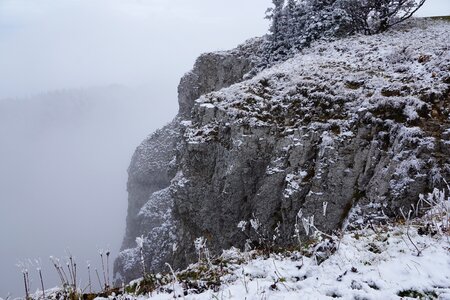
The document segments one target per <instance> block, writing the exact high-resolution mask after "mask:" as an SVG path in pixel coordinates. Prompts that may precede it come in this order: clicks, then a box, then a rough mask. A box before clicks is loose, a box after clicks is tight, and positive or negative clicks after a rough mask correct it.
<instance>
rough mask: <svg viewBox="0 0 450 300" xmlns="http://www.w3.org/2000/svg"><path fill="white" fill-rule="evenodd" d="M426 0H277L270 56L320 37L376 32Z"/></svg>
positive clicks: (281, 55) (269, 15)
mask: <svg viewBox="0 0 450 300" xmlns="http://www.w3.org/2000/svg"><path fill="white" fill-rule="evenodd" d="M425 1H426V0H273V4H274V7H273V8H270V9H268V11H267V18H269V19H271V20H272V25H271V29H270V31H271V35H270V37H269V48H270V49H269V52H270V53H271V58H270V60H272V61H277V60H282V59H285V58H286V57H288V56H290V54H292V53H294V52H295V51H296V50H298V49H301V48H303V47H306V46H309V45H310V44H311V42H312V41H314V40H317V39H319V38H336V37H342V36H347V35H352V34H355V33H362V34H376V33H381V32H384V31H386V30H388V29H389V28H391V27H392V26H394V25H396V24H398V23H400V22H402V21H405V20H406V19H408V18H410V17H411V16H412V15H413V14H414V13H415V12H416V11H417V10H418V9H419V8H420V7H422V5H423V4H424V3H425Z"/></svg>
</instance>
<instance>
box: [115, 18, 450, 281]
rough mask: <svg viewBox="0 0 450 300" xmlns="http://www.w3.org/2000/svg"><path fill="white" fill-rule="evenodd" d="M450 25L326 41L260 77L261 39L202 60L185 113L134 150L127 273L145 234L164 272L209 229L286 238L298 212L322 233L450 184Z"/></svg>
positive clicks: (183, 259)
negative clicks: (350, 214) (353, 218)
mask: <svg viewBox="0 0 450 300" xmlns="http://www.w3.org/2000/svg"><path fill="white" fill-rule="evenodd" d="M449 32H450V23H448V22H447V23H446V22H442V21H429V20H428V21H424V20H414V21H412V22H409V23H407V24H405V25H402V26H401V27H400V28H398V29H397V30H396V31H389V32H386V33H384V34H380V35H373V36H356V37H350V38H345V39H341V40H338V41H335V42H316V43H315V44H313V45H312V46H311V47H310V48H306V49H304V50H303V51H302V52H301V53H299V54H298V55H296V56H295V57H294V58H292V59H289V60H287V61H285V62H281V63H278V64H276V65H274V66H271V67H269V68H266V69H265V70H262V71H259V72H258V73H257V74H254V73H255V72H254V70H255V66H256V65H257V64H258V59H259V57H258V54H257V53H260V52H261V43H262V39H254V40H250V41H248V42H247V43H245V44H243V45H241V46H240V47H238V48H236V49H234V50H231V51H227V52H216V53H209V54H204V55H202V56H200V57H199V59H198V60H197V61H196V63H195V65H194V68H193V70H192V71H191V72H189V73H187V74H186V75H185V76H184V77H183V78H182V79H181V82H180V85H179V87H178V92H179V99H178V100H179V105H180V111H179V114H178V115H177V116H176V117H175V118H174V120H173V121H172V122H171V123H170V124H168V125H167V126H165V127H164V128H162V129H160V130H158V131H157V132H155V133H154V134H152V135H151V136H149V137H148V138H147V139H146V140H145V141H143V142H142V144H141V145H140V146H139V147H138V148H137V150H136V152H135V154H134V155H133V158H132V161H131V164H130V167H129V170H128V172H129V180H128V192H129V199H128V201H129V207H128V216H127V230H126V235H125V238H124V241H123V245H122V252H121V253H120V255H119V257H118V259H117V260H116V262H115V276H116V279H117V280H119V281H125V282H128V281H129V280H132V279H135V278H137V277H140V276H141V274H142V272H141V266H140V253H139V248H138V247H137V245H136V242H135V241H136V238H137V237H141V236H142V237H143V249H144V251H145V260H146V261H145V263H146V268H147V270H148V271H167V270H166V269H165V268H166V267H165V263H166V262H167V263H170V264H171V265H172V266H173V267H174V268H181V267H184V266H186V265H187V264H188V263H191V262H193V261H194V260H195V258H196V251H195V247H194V241H195V239H197V238H199V237H204V238H205V239H206V240H207V243H208V247H209V248H210V250H211V251H212V252H213V253H220V252H221V251H222V250H223V249H228V248H230V247H232V246H235V247H241V248H243V247H244V246H245V244H252V245H254V246H257V245H258V243H261V241H262V240H264V239H266V240H271V242H272V243H273V244H275V245H277V246H282V247H286V246H290V245H293V244H294V243H295V240H296V238H297V237H294V235H295V234H296V231H295V228H296V226H295V225H296V224H297V223H298V222H299V221H300V220H301V219H308V220H314V224H315V226H316V227H317V228H318V229H320V230H321V231H324V232H332V231H336V230H341V229H342V228H343V226H345V224H347V223H348V222H351V221H352V220H351V218H349V213H350V212H352V216H355V215H357V216H358V217H362V219H364V220H371V221H372V222H382V221H383V219H385V218H392V217H397V216H400V210H401V209H403V210H404V211H408V210H409V208H410V206H411V204H414V203H416V202H417V199H418V197H419V194H425V193H427V192H430V191H432V190H433V188H442V186H443V185H444V184H445V183H446V182H448V181H450V48H449V44H448V41H449V40H450V34H449ZM250 74H252V75H250ZM360 219H361V218H360ZM250 220H251V221H252V222H251V223H252V225H253V226H250V225H249V223H250ZM242 221H243V222H242ZM300 222H301V221H300ZM238 225H240V228H238ZM255 227H257V230H255ZM300 234H301V238H306V237H307V232H305V231H303V230H301V231H300ZM273 236H276V239H275V240H273V239H272V237H273Z"/></svg>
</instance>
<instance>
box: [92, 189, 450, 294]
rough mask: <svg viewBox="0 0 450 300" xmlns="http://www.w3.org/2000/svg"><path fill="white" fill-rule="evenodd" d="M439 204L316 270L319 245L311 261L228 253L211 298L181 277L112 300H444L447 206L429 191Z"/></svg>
mask: <svg viewBox="0 0 450 300" xmlns="http://www.w3.org/2000/svg"><path fill="white" fill-rule="evenodd" d="M439 195H440V196H439ZM430 197H431V198H433V196H429V199H431V198H430ZM439 197H440V200H444V201H441V202H440V203H439V204H438V205H436V207H435V209H434V210H432V211H431V212H429V213H427V214H426V215H425V216H423V217H422V218H420V219H417V220H414V221H410V222H400V223H395V224H394V223H392V224H388V225H387V224H385V225H367V226H365V227H362V228H359V229H353V230H351V231H348V232H347V233H345V234H343V236H342V237H340V238H336V240H335V243H334V244H333V245H332V246H331V247H328V248H326V249H325V251H322V252H321V254H322V255H323V254H324V253H326V252H327V251H329V257H328V258H327V259H325V260H324V261H323V262H322V263H320V264H318V259H317V258H318V257H319V256H320V253H319V252H320V248H321V246H323V245H324V243H317V244H315V245H313V246H310V247H309V249H312V252H309V254H310V255H304V254H305V253H307V251H306V252H305V251H302V252H301V253H300V252H296V251H294V252H285V253H283V254H270V255H263V254H261V252H257V251H250V252H240V251H239V250H237V249H231V250H228V251H225V252H224V253H223V255H222V256H221V259H222V261H226V262H228V263H227V265H226V266H225V267H224V268H223V269H221V271H220V272H221V274H223V275H222V276H221V278H220V281H221V283H222V284H221V286H220V287H218V288H215V290H212V289H209V290H206V291H203V292H201V293H199V294H196V293H195V290H191V291H189V289H187V286H186V281H184V280H183V279H181V277H182V276H183V273H182V272H179V273H176V274H175V275H169V276H171V278H172V279H173V278H174V277H177V279H176V280H173V282H172V283H169V284H167V285H165V286H163V287H161V288H159V289H157V291H156V292H153V293H149V294H148V295H145V296H132V295H128V296H120V297H118V298H119V299H130V300H131V299H139V300H142V299H173V298H182V299H192V300H193V299H199V300H200V299H331V298H342V299H411V298H413V299H414V298H418V299H450V240H449V231H448V225H449V209H450V198H447V199H445V198H444V197H445V196H444V194H442V193H441V194H439V193H438V192H437V191H435V194H434V199H438V198H439ZM425 200H426V199H425ZM438 200H439V199H438ZM436 203H437V202H436ZM427 224H428V225H427ZM319 240H320V238H319ZM333 246H334V247H335V248H337V249H334V250H335V251H334V250H333ZM322 248H323V247H322ZM322 250H323V249H322ZM205 267H206V268H208V264H207V263H206V262H205V263H203V264H195V265H192V266H190V267H189V268H188V271H189V272H192V270H199V269H201V268H205ZM211 268H212V269H213V268H215V266H214V267H211ZM220 272H218V271H217V269H216V273H220ZM185 273H186V272H185ZM197 291H198V290H197ZM113 298H114V297H110V299H113ZM97 299H98V300H100V299H105V298H97Z"/></svg>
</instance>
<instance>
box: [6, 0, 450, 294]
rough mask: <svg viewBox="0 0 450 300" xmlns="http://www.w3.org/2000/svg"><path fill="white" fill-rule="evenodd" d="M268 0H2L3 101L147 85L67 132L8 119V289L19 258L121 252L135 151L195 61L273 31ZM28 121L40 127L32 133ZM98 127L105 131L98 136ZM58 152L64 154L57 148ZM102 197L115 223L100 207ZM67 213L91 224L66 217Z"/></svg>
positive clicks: (167, 111)
mask: <svg viewBox="0 0 450 300" xmlns="http://www.w3.org/2000/svg"><path fill="white" fill-rule="evenodd" d="M270 3H271V0H227V1H214V0H170V1H169V0H0V99H1V98H7V97H23V96H30V95H34V94H38V93H41V92H46V91H52V90H58V89H71V88H79V87H91V86H109V85H111V84H119V85H126V86H129V87H132V88H134V87H139V91H145V92H143V93H139V95H138V96H136V98H139V99H140V101H141V100H142V99H144V100H142V101H141V102H139V101H138V102H135V104H134V105H133V106H131V108H129V109H128V110H125V109H124V108H123V106H121V105H123V102H120V101H123V100H124V99H126V98H127V97H131V96H129V95H133V93H134V92H130V91H128V92H123V93H122V94H121V95H122V98H120V99H119V100H118V103H121V104H120V105H117V106H116V107H113V108H110V109H102V107H101V106H100V107H96V108H95V109H92V111H90V112H89V117H88V118H87V119H83V120H84V121H80V120H74V123H73V124H75V125H76V126H74V125H73V124H68V123H67V120H65V119H64V118H63V119H64V120H63V121H64V122H62V121H61V120H59V119H57V120H59V121H55V122H56V123H54V124H55V125H54V126H55V127H60V129H59V130H55V131H48V128H49V127H48V126H47V125H48V124H47V125H46V126H47V127H45V128H44V127H43V128H41V129H42V130H41V131H39V130H37V128H35V127H36V126H35V124H34V123H29V124H28V123H27V124H18V123H19V121H17V120H14V119H13V118H10V119H9V121H10V122H13V123H14V124H11V123H10V124H9V125H10V126H8V124H6V125H5V122H6V121H3V123H1V122H0V124H1V125H2V126H3V128H0V129H3V130H0V143H8V144H7V145H6V147H5V144H3V145H2V144H0V150H3V151H4V152H1V151H0V153H7V155H6V154H5V155H4V157H2V158H1V159H3V160H1V159H0V163H2V165H0V168H2V169H1V170H3V173H2V172H0V181H1V180H2V179H3V181H2V182H0V188H2V192H3V193H0V216H1V217H0V245H1V246H0V297H5V296H6V294H7V293H8V292H9V291H11V292H14V293H15V294H16V295H17V293H18V292H19V291H21V289H22V288H21V284H22V283H21V282H20V274H19V273H18V271H17V270H15V268H14V267H13V266H14V264H15V263H16V262H17V260H18V259H24V258H35V257H42V258H43V259H47V256H48V255H50V254H56V255H63V254H61V253H64V249H66V248H67V247H69V248H71V250H72V251H73V252H75V254H77V251H78V253H80V252H82V250H81V249H82V248H81V247H83V248H88V250H89V251H92V253H93V254H94V255H95V252H96V248H97V247H105V246H106V245H105V244H106V243H107V242H108V241H110V244H109V245H110V246H111V247H112V248H113V250H114V248H116V249H115V250H117V247H118V245H119V244H120V242H121V239H122V235H123V230H124V225H125V213H126V211H125V209H126V191H125V186H126V167H127V164H128V162H129V159H130V156H131V153H132V152H133V150H134V148H135V147H136V146H137V144H138V143H139V141H140V140H141V139H142V138H143V137H144V136H145V134H147V133H150V131H152V130H154V129H155V128H157V127H159V126H161V125H163V124H164V123H165V122H168V121H169V120H170V119H171V118H172V117H173V116H174V114H175V112H176V108H177V102H176V101H177V100H176V96H177V90H176V87H177V84H178V81H179V79H180V77H181V76H182V75H183V73H184V72H187V71H188V70H189V69H190V68H191V67H192V65H193V63H194V60H195V58H196V57H197V56H198V55H199V54H200V53H202V52H207V51H212V50H225V49H230V48H232V47H234V46H235V45H237V44H238V43H241V42H243V41H244V40H245V39H247V38H251V37H254V36H259V35H262V34H264V33H265V32H266V31H267V28H268V23H267V21H266V20H264V19H263V16H264V12H265V10H266V8H267V7H269V6H270ZM419 15H422V16H423V15H427V16H428V15H450V1H449V0H428V2H427V4H426V5H425V7H423V9H422V10H421V11H420V12H419ZM107 90H108V89H107ZM69 95H70V93H69ZM101 95H103V96H104V97H107V95H108V92H107V91H106V92H101V93H100V94H99V96H98V97H99V99H98V100H99V103H105V102H104V100H105V99H103V98H102V97H103V96H101ZM105 95H106V96H105ZM67 97H68V95H65V98H67ZM87 98H88V99H91V98H92V97H87ZM32 99H35V98H32ZM145 99H148V102H146V103H144V102H145ZM139 103H141V104H139ZM24 105H26V104H24ZM139 105H142V106H139ZM0 109H1V106H0ZM33 109H34V108H33ZM64 109H65V108H64ZM64 109H63V111H64V112H65V110H64ZM29 113H30V112H29ZM41 113H42V112H41V111H32V112H31V115H33V116H35V117H36V116H38V117H39V116H40V114H41ZM95 114H98V115H95ZM44 115H45V116H46V115H48V112H45V114H44ZM0 116H1V112H0ZM75 116H77V115H76V114H75ZM99 116H101V117H99ZM127 118H128V119H127ZM69 119H70V118H69ZM70 120H71V119H70ZM0 121H1V120H0ZM22 121H23V120H22ZM61 122H62V123H61ZM95 122H97V123H95ZM39 124H40V123H39ZM77 124H78V125H77ZM112 124H116V126H115V127H114V128H113V130H114V131H111V130H110V129H111V126H112ZM123 124H127V126H122V125H123ZM13 125H14V126H13ZM16 125H17V126H16ZM41 125H42V124H41ZM12 128H14V130H13V129H12ZM30 128H33V129H34V130H35V131H33V135H36V136H34V137H33V138H34V139H33V141H32V142H30V139H29V138H30V132H29V131H28V130H29V129H30ZM127 130H128V131H127ZM36 132H38V133H36ZM39 132H40V133H39ZM42 132H45V134H44V133H42ZM12 134H14V135H15V137H14V138H12V137H11V135H12ZM39 134H40V135H39ZM95 134H101V135H104V136H102V138H101V139H98V140H96V141H94V142H93V139H95ZM8 135H9V136H8ZM13 143H17V144H13ZM20 147H23V149H18V148H20ZM26 147H28V148H26ZM108 147H109V148H108ZM19 150H20V151H19ZM61 153H64V155H65V156H61V157H57V156H58V155H61ZM102 154H104V155H103V156H102V157H101V159H97V158H98V157H99V156H101V155H102ZM33 159H34V160H35V161H32V160H33ZM31 161H32V162H31ZM65 162H67V164H65ZM5 165H8V166H9V167H8V168H5ZM63 166H64V167H65V168H64V169H63ZM27 168H28V169H27ZM29 168H33V169H32V170H30V169H29ZM100 168H101V170H100ZM13 169H14V170H13ZM46 172H47V173H46ZM64 172H66V173H67V174H66V173H64ZM2 174H3V175H4V177H2ZM86 174H88V176H87V175H86ZM14 178H16V179H14ZM100 179H101V180H100ZM56 184H57V185H58V186H57V187H55V189H54V190H52V186H55V185H56ZM67 194H70V196H67V197H59V196H60V195H67ZM2 195H4V197H6V196H5V195H8V199H6V198H3V199H2V198H1V196H2ZM11 195H15V196H11ZM30 195H31V196H34V197H31V196H30ZM55 195H56V196H58V197H56V196H55ZM96 199H97V200H96ZM19 201H22V202H19ZM95 201H97V202H95ZM105 205H107V206H108V211H107V212H108V213H109V214H111V215H114V216H115V219H114V220H111V219H108V218H107V216H105V215H104V214H102V207H104V206H105ZM21 207H22V208H21ZM24 207H27V208H28V209H25V208H24ZM80 207H81V208H82V209H81V210H80V209H79V208H80ZM20 209H23V213H20V211H19V210H20ZM16 210H17V211H16ZM83 210H89V211H90V212H91V214H87V213H83ZM68 211H69V212H76V215H77V217H76V219H78V218H79V219H81V220H82V221H80V223H77V222H67V223H65V224H64V225H63V226H62V225H61V220H64V216H65V214H67V212H68ZM103 213H104V211H103ZM78 216H79V217H78ZM96 216H101V218H100V219H95V217H96ZM40 220H41V221H40ZM44 220H45V221H44ZM52 220H53V221H52ZM80 231H82V232H81V233H80ZM55 232H56V234H55ZM88 232H89V234H88ZM5 244H7V245H6V246H5ZM44 244H45V245H44ZM77 247H78V248H77ZM52 250H54V251H52ZM50 251H52V252H50ZM86 251H87V250H86ZM86 251H85V252H83V253H82V255H81V256H83V255H84V253H87V252H86ZM49 252H50V253H49ZM83 257H84V256H83ZM91 259H92V258H91ZM93 259H95V257H94V258H93ZM55 283H56V282H55ZM50 284H52V283H50ZM33 287H34V288H36V287H37V286H36V285H34V286H33Z"/></svg>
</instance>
